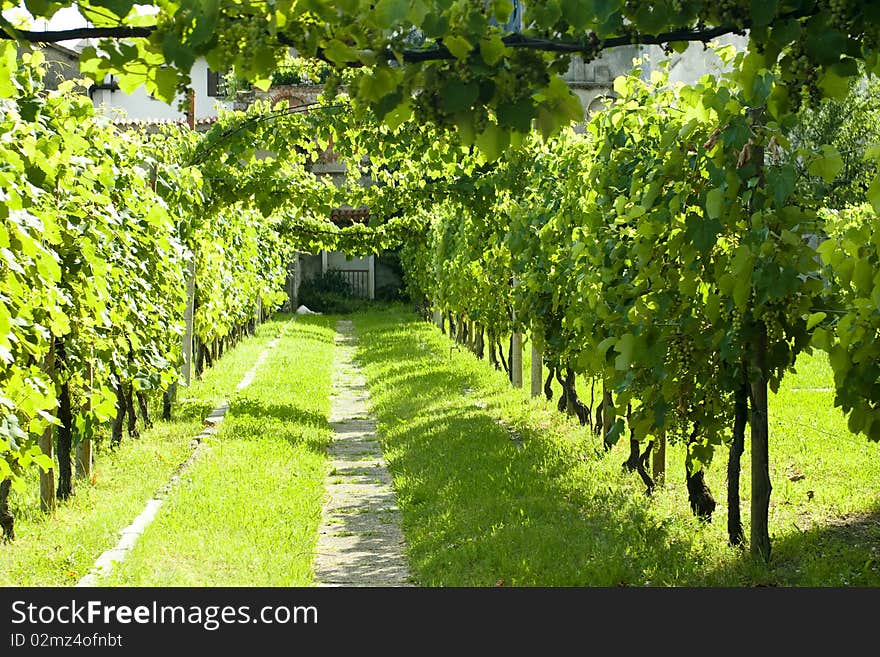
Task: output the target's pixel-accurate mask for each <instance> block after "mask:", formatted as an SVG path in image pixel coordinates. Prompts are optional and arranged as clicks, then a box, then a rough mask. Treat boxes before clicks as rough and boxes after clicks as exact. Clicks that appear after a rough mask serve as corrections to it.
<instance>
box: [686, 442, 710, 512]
mask: <svg viewBox="0 0 880 657" xmlns="http://www.w3.org/2000/svg"><path fill="white" fill-rule="evenodd" d="M697 435H699V427H698V426H695V427H694V430H693V432H691V436H690V439H689V440H688V447H690V445H691V444H692V443H695V442H696V441H697ZM693 467H694V463H693V459H692V457H691V454H690V449H688V453H687V457H685V473H686V475H687V490H688V500H689V501H690V504H691V511H693V513H694V515H695V516H697V517H698V518H700V519H701V520H705V521H706V522H711V521H712V513H713V512H714V511H715V498H714V497H712V491H710V490H709V486H708V484H706V477H705V473H704V472H703V468H702V467H701V468H700V469H699V470H697V471H694V470H693Z"/></svg>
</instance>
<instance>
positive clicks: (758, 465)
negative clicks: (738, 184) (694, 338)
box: [749, 108, 773, 561]
mask: <svg viewBox="0 0 880 657" xmlns="http://www.w3.org/2000/svg"><path fill="white" fill-rule="evenodd" d="M763 116H764V113H763V109H762V108H753V109H750V110H749V118H750V119H751V123H752V127H753V128H754V127H758V126H760V125H762V123H763ZM749 162H750V163H754V164H755V169H756V170H755V175H756V176H757V177H758V185H757V187H756V189H755V192H758V190H759V189H760V188H761V187H763V186H764V148H763V146H761V145H760V143H758V144H753V145H752V146H751V150H750V153H749ZM755 195H756V194H753V197H752V198H754V196H755ZM752 328H753V338H752V344H751V350H750V357H749V397H750V401H751V405H752V413H751V418H750V423H751V452H752V454H751V461H752V508H751V520H752V525H751V534H750V552H751V554H752V556H753V557H760V558H762V559H763V560H764V561H769V560H770V531H769V527H768V513H769V510H770V492H771V491H772V489H773V487H772V485H771V484H770V431H769V423H768V417H767V326H766V325H765V324H764V322H763V321H761V320H755V321H754V323H753V327H752Z"/></svg>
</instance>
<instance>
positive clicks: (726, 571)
mask: <svg viewBox="0 0 880 657" xmlns="http://www.w3.org/2000/svg"><path fill="white" fill-rule="evenodd" d="M355 325H356V328H357V330H358V334H359V336H360V345H361V349H360V352H359V358H360V360H361V361H362V362H363V365H364V371H365V373H366V376H367V384H368V386H369V387H370V389H371V395H372V399H373V406H372V410H373V412H374V414H375V415H376V416H377V418H378V419H379V425H378V428H379V431H380V432H381V434H382V435H383V436H384V438H383V448H384V453H385V457H386V460H387V462H388V467H389V470H390V472H391V474H392V476H393V478H394V483H395V487H396V489H397V493H398V499H399V503H400V508H401V511H402V515H403V528H404V532H405V534H406V537H407V542H408V545H409V555H410V562H411V567H412V570H413V575H414V577H415V579H416V580H417V581H419V582H420V583H421V584H422V585H426V586H439V585H443V586H493V585H497V584H503V585H524V586H617V585H634V586H643V585H656V586H669V585H683V586H707V585H708V586H740V585H757V584H762V585H763V584H766V585H779V586H866V585H867V586H877V585H880V499H878V491H880V445H877V444H873V443H868V442H867V441H865V440H863V439H861V438H858V437H855V436H851V435H849V433H848V432H847V431H846V425H845V422H844V421H843V419H842V417H841V416H840V413H839V412H838V411H837V410H836V409H834V408H832V407H831V398H830V394H829V393H828V392H827V391H826V392H824V393H823V392H817V391H816V390H815V389H817V388H818V389H822V388H827V387H828V383H827V380H826V378H825V377H826V375H827V372H824V371H823V369H822V366H821V363H820V362H819V361H818V360H815V359H805V360H804V362H803V365H802V367H801V368H800V370H801V371H800V373H799V374H797V375H793V376H792V378H790V379H789V380H788V382H787V384H786V385H785V386H783V389H781V390H780V392H779V394H778V395H774V396H773V398H772V399H771V402H770V403H771V407H770V408H771V446H770V449H771V469H772V473H771V477H772V480H773V485H774V491H773V497H772V500H771V511H770V523H771V524H770V530H771V537H772V540H773V549H774V556H773V560H772V562H771V564H770V565H769V566H765V565H763V564H756V563H753V562H752V561H751V560H750V559H749V558H747V557H743V556H742V555H741V553H740V552H739V551H737V550H735V549H733V548H730V547H729V546H728V545H727V542H726V507H725V504H724V501H725V495H726V494H725V487H726V482H725V479H724V470H725V468H724V464H725V461H726V450H723V449H722V450H719V451H718V453H717V456H716V462H715V463H714V464H713V465H712V467H711V468H710V469H709V472H708V475H707V478H708V481H709V484H710V486H711V487H712V490H713V493H714V495H715V498H716V500H717V501H718V502H719V504H718V507H717V509H716V513H715V516H714V520H713V522H711V523H709V524H704V523H700V522H698V521H697V520H695V519H694V518H693V517H692V516H691V514H690V511H689V508H688V503H687V494H686V491H685V487H684V465H683V456H684V455H683V452H682V448H681V447H680V446H677V445H671V446H670V448H669V449H668V453H667V458H668V470H667V472H668V482H667V485H666V486H665V487H663V488H662V489H660V490H658V492H657V493H655V495H654V497H653V498H650V499H649V498H646V497H645V495H644V492H643V491H644V488H643V486H642V485H641V482H640V480H639V479H638V477H637V476H635V475H627V474H624V473H623V472H622V470H621V464H622V463H623V461H624V460H625V458H626V453H625V450H626V447H625V446H624V445H623V444H618V445H617V446H616V447H615V448H614V449H613V450H612V451H611V452H610V453H608V454H605V453H603V451H602V448H601V445H600V441H599V439H598V438H596V437H595V436H593V435H591V434H590V433H589V432H588V431H587V430H585V429H584V428H582V427H580V426H579V425H577V424H576V423H574V422H572V421H570V420H568V419H567V418H565V417H564V416H563V415H562V414H559V413H557V412H556V410H555V408H553V406H554V405H555V404H548V403H547V402H545V401H544V400H543V398H538V399H529V398H528V393H527V391H517V390H512V389H510V387H509V384H508V383H507V381H506V378H505V377H504V375H503V374H501V373H499V372H496V371H494V370H492V369H491V368H490V367H489V366H488V364H487V363H486V362H484V361H483V362H481V361H477V360H476V358H475V357H474V356H473V355H471V354H470V353H468V352H467V351H465V350H463V349H459V348H458V347H456V346H454V345H453V344H452V343H451V342H450V341H449V340H448V339H447V338H446V337H445V336H443V335H442V334H441V333H440V332H439V331H438V330H437V329H436V328H435V327H433V326H432V325H430V324H428V323H425V322H422V321H419V320H417V319H416V318H415V317H414V316H412V315H411V314H410V313H407V312H403V311H394V312H385V313H372V314H370V315H365V316H356V317H355ZM815 358H816V359H818V358H819V357H818V356H817V357H815ZM823 394H824V397H817V395H823ZM746 450H747V452H748V440H747V444H746ZM743 463H744V466H745V467H744V471H743V482H744V484H743V486H742V490H741V495H742V497H743V515H744V518H745V521H746V523H747V522H748V518H749V490H748V489H749V487H748V481H749V476H750V475H749V469H748V456H746V458H745V459H743ZM746 535H748V526H747V527H746Z"/></svg>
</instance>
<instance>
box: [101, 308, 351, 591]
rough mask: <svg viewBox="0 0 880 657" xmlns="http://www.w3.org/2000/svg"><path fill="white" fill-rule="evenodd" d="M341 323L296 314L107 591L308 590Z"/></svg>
mask: <svg viewBox="0 0 880 657" xmlns="http://www.w3.org/2000/svg"><path fill="white" fill-rule="evenodd" d="M332 322H333V319H332V318H330V317H298V318H297V319H296V320H295V321H293V322H291V323H290V324H288V325H286V326H285V328H284V333H283V337H282V338H281V340H280V341H279V343H278V345H277V347H276V348H275V349H274V350H273V351H272V352H270V353H269V356H268V357H267V359H266V360H265V361H264V362H263V364H262V365H261V366H260V367H259V368H258V369H257V371H256V376H255V378H254V381H253V383H252V384H251V385H250V386H249V387H247V388H245V389H244V390H242V391H241V392H240V393H238V394H236V395H235V396H233V397H232V398H231V399H230V407H229V411H228V412H227V415H226V418H225V420H224V421H223V422H222V424H221V425H220V430H219V432H218V434H217V435H216V436H213V437H211V438H210V439H208V441H207V444H206V447H207V449H206V451H205V452H204V453H203V454H201V455H200V456H199V458H198V459H196V460H195V461H194V462H193V464H192V466H191V467H190V468H189V469H188V470H187V471H186V473H185V474H184V476H183V478H182V480H181V483H180V485H179V487H178V488H177V489H176V490H175V491H174V493H173V494H172V495H171V496H170V497H169V499H168V500H167V501H166V503H165V505H164V506H163V507H162V508H161V509H160V512H159V514H158V515H157V517H156V520H155V521H154V522H153V523H152V524H151V525H150V526H149V528H148V529H147V531H146V532H145V533H144V535H143V536H142V537H141V539H140V541H139V542H138V543H137V545H136V546H135V547H134V549H133V550H132V552H131V554H130V555H129V557H128V558H127V559H126V560H125V561H124V562H122V563H121V564H118V565H117V567H116V568H115V569H114V571H113V572H112V573H111V574H110V576H109V577H108V578H106V580H105V581H102V582H101V584H102V585H110V586H113V585H123V586H306V585H308V584H310V583H311V580H312V558H313V555H314V546H315V543H316V539H317V529H318V524H319V522H320V518H321V505H322V502H323V498H324V474H325V468H326V457H325V452H326V446H327V443H328V441H329V438H330V434H331V431H330V426H329V424H328V422H327V415H328V411H329V392H330V375H331V372H332V365H333V349H334V345H333V335H334V332H333V329H332V326H333V323H332Z"/></svg>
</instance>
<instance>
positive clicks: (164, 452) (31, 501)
mask: <svg viewBox="0 0 880 657" xmlns="http://www.w3.org/2000/svg"><path fill="white" fill-rule="evenodd" d="M276 330H277V324H276V323H275V322H271V323H269V324H266V325H263V326H261V327H259V328H258V330H257V334H256V335H255V336H251V337H248V338H245V339H244V340H242V341H241V342H240V343H239V345H238V346H237V347H236V348H235V349H234V350H232V351H230V352H227V353H226V354H224V356H223V358H221V359H220V360H219V361H218V362H217V363H216V364H215V366H214V367H212V368H211V369H209V370H207V371H206V372H205V374H204V377H203V378H202V379H201V380H199V381H195V382H194V383H193V385H192V386H191V387H190V388H188V389H186V388H181V389H179V390H178V400H177V405H176V407H175V409H174V413H173V420H171V421H168V422H166V421H162V420H159V419H158V416H159V415H158V410H157V409H155V408H154V409H153V418H154V422H155V426H154V428H153V429H150V430H147V431H144V430H141V437H140V438H139V439H137V440H134V439H131V438H129V437H128V436H126V437H125V438H123V441H122V445H121V446H120V448H119V449H117V450H116V451H115V452H110V451H109V450H108V449H107V448H106V446H107V440H106V439H105V440H104V441H103V442H99V443H98V444H97V446H96V453H95V476H94V480H93V482H91V483H87V482H82V481H75V495H74V496H73V497H72V498H71V499H70V500H68V501H67V502H65V503H63V504H60V505H59V506H58V509H57V511H56V513H55V515H54V516H53V517H52V518H47V517H46V516H45V515H44V514H43V513H41V512H40V511H39V508H40V505H39V499H38V495H39V486H38V484H37V477H36V472H32V475H33V480H32V481H31V482H29V483H28V485H27V489H26V492H25V494H23V495H22V494H18V493H14V494H13V495H12V496H11V498H10V502H11V506H12V509H13V512H14V514H15V516H16V540H15V541H14V542H13V543H8V544H3V543H0V586H68V585H74V584H76V582H77V581H79V579H80V578H81V577H83V576H84V575H85V574H86V573H87V572H88V571H89V569H90V568H91V567H92V564H93V563H94V562H95V559H96V558H97V557H98V556H99V555H100V554H101V553H102V552H103V551H104V550H106V549H107V548H109V547H111V546H113V545H115V544H116V542H117V541H118V539H119V532H120V530H122V529H123V528H124V527H126V526H127V525H128V524H129V523H130V522H131V521H132V519H133V518H134V517H135V516H137V515H138V514H139V513H140V512H141V510H142V509H143V508H144V504H145V502H146V501H147V500H148V499H149V498H150V497H151V496H152V495H153V493H154V492H155V491H156V490H157V489H158V488H159V487H160V486H162V485H163V484H164V483H165V482H167V481H168V479H169V478H170V477H171V475H172V473H173V472H174V471H175V470H176V468H177V467H178V466H179V465H180V463H182V462H183V461H184V460H185V459H186V458H187V457H188V455H189V454H190V451H191V447H190V442H191V441H192V439H193V437H194V436H195V435H196V434H198V433H199V432H200V431H201V429H202V426H203V425H202V418H204V417H205V416H207V415H208V413H210V411H211V410H212V409H213V408H214V407H215V406H216V405H217V404H218V403H219V402H220V401H221V400H222V399H223V398H224V396H225V395H227V394H228V393H229V391H230V390H232V389H233V388H234V386H235V384H236V383H237V382H238V381H240V380H241V378H242V377H243V376H244V374H245V372H247V370H248V369H249V368H250V367H251V366H252V365H253V362H254V360H255V359H256V357H257V355H258V354H259V353H260V352H261V351H262V350H263V349H264V348H265V346H266V344H267V343H268V342H269V340H271V339H272V337H274V332H275V331H276Z"/></svg>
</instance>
